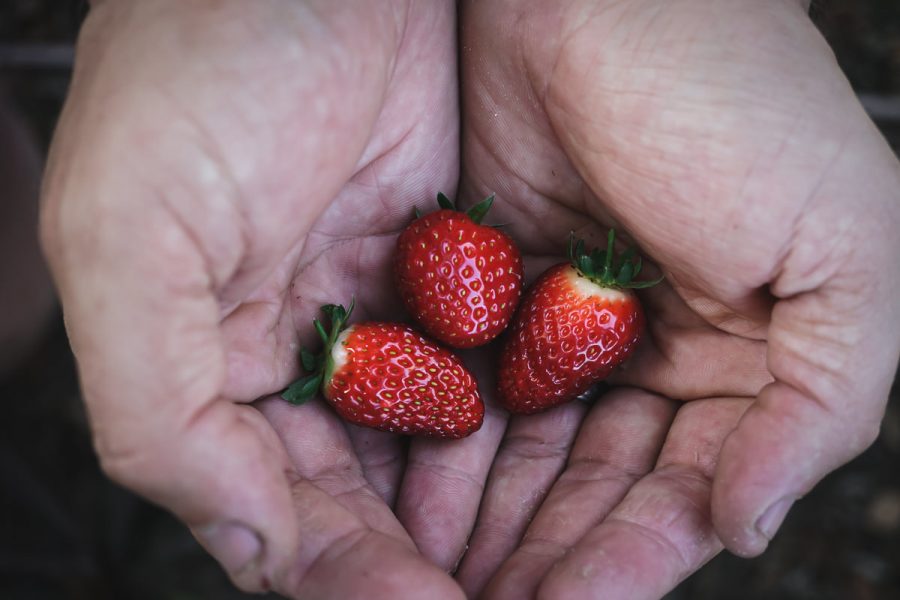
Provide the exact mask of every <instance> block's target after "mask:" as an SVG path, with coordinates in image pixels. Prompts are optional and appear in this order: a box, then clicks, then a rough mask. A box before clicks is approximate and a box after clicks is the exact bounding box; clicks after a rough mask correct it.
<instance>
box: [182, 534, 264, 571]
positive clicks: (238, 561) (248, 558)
mask: <svg viewBox="0 0 900 600" xmlns="http://www.w3.org/2000/svg"><path fill="white" fill-rule="evenodd" d="M195 534H196V536H197V541H199V542H200V544H201V545H202V546H203V547H204V548H206V550H207V551H208V552H209V553H210V554H212V555H213V558H215V559H216V560H217V561H219V563H220V564H221V565H222V566H223V567H224V568H225V570H227V571H228V572H229V573H232V574H234V573H239V572H240V571H242V570H244V569H246V568H247V567H248V566H250V564H251V563H253V562H254V561H255V560H256V559H257V558H259V555H260V553H261V551H262V542H261V541H260V539H259V536H258V535H256V533H254V532H253V531H252V530H250V529H249V528H248V527H246V526H244V525H241V524H240V523H234V522H224V523H216V524H213V525H208V526H206V527H203V528H201V529H198V530H196V531H195Z"/></svg>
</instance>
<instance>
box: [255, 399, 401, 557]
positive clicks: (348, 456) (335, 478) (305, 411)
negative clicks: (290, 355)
mask: <svg viewBox="0 0 900 600" xmlns="http://www.w3.org/2000/svg"><path fill="white" fill-rule="evenodd" d="M257 406H258V407H259V409H260V411H261V412H262V413H263V415H265V417H266V419H267V420H268V421H269V423H271V424H272V427H273V428H274V429H275V431H276V433H277V434H278V437H279V438H280V439H281V441H282V443H283V444H284V447H285V449H286V450H287V455H288V457H289V458H290V460H291V464H292V465H293V467H294V469H295V470H296V472H297V474H298V475H299V476H300V477H302V478H303V479H304V480H307V481H309V483H311V484H313V485H315V486H316V487H318V488H319V489H321V490H322V491H323V492H325V493H326V494H328V495H329V496H331V497H333V498H334V499H335V501H336V502H337V503H338V504H340V505H341V506H343V507H344V508H346V509H347V510H348V511H349V512H351V513H353V514H354V515H357V517H358V518H359V519H360V520H361V521H362V522H364V523H365V524H366V525H367V526H368V527H370V528H372V529H374V530H376V531H379V532H381V533H384V534H385V535H388V536H390V537H393V538H394V539H396V540H397V541H398V542H400V543H402V544H404V545H406V546H408V547H409V548H410V549H413V550H415V545H414V544H413V543H412V540H410V538H409V535H407V533H406V531H405V530H404V529H403V526H402V525H400V523H399V522H398V521H397V518H396V517H395V516H394V513H393V512H391V509H390V508H389V507H388V505H386V504H385V503H384V501H383V500H382V498H381V496H379V495H378V493H377V492H376V491H375V490H374V489H373V488H372V486H371V485H369V482H368V481H367V480H366V478H365V476H364V475H363V470H362V466H361V465H360V463H359V461H358V460H357V457H356V454H355V453H354V451H353V444H352V443H351V441H350V438H349V436H348V435H347V431H346V429H345V428H344V424H343V423H342V422H341V421H340V419H339V418H338V417H337V415H336V414H335V413H334V412H333V411H332V410H331V408H330V407H328V406H327V405H326V404H325V403H324V402H321V401H318V400H315V401H310V402H307V403H306V404H303V405H302V406H292V405H290V404H288V403H287V402H285V401H284V400H282V399H281V398H278V397H271V398H268V399H266V400H263V401H261V402H258V403H257ZM301 535H302V533H301Z"/></svg>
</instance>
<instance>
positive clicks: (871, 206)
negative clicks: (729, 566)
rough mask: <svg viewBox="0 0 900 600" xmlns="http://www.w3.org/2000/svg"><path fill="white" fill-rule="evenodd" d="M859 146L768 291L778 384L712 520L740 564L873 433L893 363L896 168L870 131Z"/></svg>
mask: <svg viewBox="0 0 900 600" xmlns="http://www.w3.org/2000/svg"><path fill="white" fill-rule="evenodd" d="M863 139H864V143H863V144H862V145H860V144H858V143H856V144H850V143H848V147H847V148H845V149H844V151H843V152H842V157H843V158H842V160H840V161H838V163H836V164H835V165H833V167H832V168H831V169H830V172H829V174H828V175H827V176H826V177H827V179H825V180H824V181H822V182H821V183H820V185H819V187H818V190H817V194H816V195H815V197H814V198H813V199H812V200H811V201H810V202H809V204H808V207H807V210H806V211H805V213H804V216H803V217H802V218H801V219H800V221H799V222H798V223H797V224H796V227H795V235H794V238H793V241H792V243H791V245H790V247H789V249H788V251H787V253H786V258H785V259H784V261H783V263H782V268H781V270H780V272H779V273H778V275H777V276H776V277H775V279H774V280H773V283H772V286H771V289H772V293H773V294H774V295H775V296H776V298H778V299H779V300H778V301H777V302H776V304H775V307H774V310H773V313H772V319H771V324H770V328H769V336H768V356H767V361H768V367H769V370H770V372H771V373H772V375H773V376H774V377H775V381H774V382H773V383H772V384H770V385H768V386H767V387H765V388H764V389H763V390H762V392H761V393H760V394H759V396H758V398H757V400H756V402H755V403H754V404H753V405H752V406H751V407H750V409H748V410H747V412H746V413H745V414H744V416H743V418H742V419H741V421H740V423H739V424H738V426H737V428H736V429H735V431H733V432H732V433H731V435H730V436H729V437H728V439H727V440H726V442H725V444H724V446H723V448H722V453H721V457H720V460H719V464H718V467H717V471H716V476H715V479H714V484H713V491H712V516H713V522H714V524H715V527H716V531H717V532H718V533H719V536H720V538H721V539H722V542H723V543H724V544H725V546H726V547H727V548H728V549H729V550H731V551H733V552H735V553H737V554H740V555H746V556H752V555H756V554H759V553H760V552H762V551H763V550H764V549H765V547H766V545H767V544H768V542H769V540H770V539H771V538H772V536H773V535H774V534H775V532H776V531H777V529H778V528H779V526H780V525H781V523H782V520H783V519H784V517H785V514H786V513H787V511H788V509H789V508H790V506H791V505H792V504H793V502H794V501H795V500H796V499H797V498H799V497H801V496H802V495H804V494H805V493H807V492H808V491H809V490H810V489H811V488H812V487H813V486H814V485H815V484H816V483H817V482H818V481H819V480H820V479H822V477H824V476H825V475H826V474H828V473H829V472H830V471H832V470H833V469H835V468H837V467H838V466H840V465H842V464H844V463H845V462H847V461H848V460H850V459H852V458H853V457H855V456H856V455H858V454H859V453H861V452H862V451H863V450H864V449H865V448H867V447H868V446H869V445H870V444H871V443H872V442H873V441H874V440H875V438H876V437H877V435H878V432H879V425H880V422H881V420H882V417H883V414H884V408H885V404H886V401H887V396H888V392H889V389H890V386H891V381H892V379H893V376H894V372H895V369H896V367H897V360H898V355H900V305H898V303H897V297H898V294H900V269H898V268H897V264H896V259H897V257H898V256H900V243H898V238H897V236H896V233H895V232H896V228H897V226H898V225H900V205H898V203H897V202H896V196H895V193H896V192H895V190H897V189H900V170H898V165H897V162H896V159H895V158H894V157H893V155H892V154H891V153H890V150H889V149H888V148H887V147H886V145H885V144H884V142H883V140H881V139H880V138H879V136H877V134H874V135H873V136H870V137H868V138H863ZM862 173H864V174H865V178H864V179H863V180H860V174H862ZM851 198H852V199H853V205H852V206H850V205H849V202H850V199H851Z"/></svg>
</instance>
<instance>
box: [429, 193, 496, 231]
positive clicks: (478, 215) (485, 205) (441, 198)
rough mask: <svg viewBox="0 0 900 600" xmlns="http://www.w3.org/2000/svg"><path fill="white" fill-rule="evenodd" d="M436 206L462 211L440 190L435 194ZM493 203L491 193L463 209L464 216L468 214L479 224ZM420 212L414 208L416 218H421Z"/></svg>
mask: <svg viewBox="0 0 900 600" xmlns="http://www.w3.org/2000/svg"><path fill="white" fill-rule="evenodd" d="M437 202H438V206H440V207H441V209H443V210H453V211H456V212H463V211H461V210H459V209H458V208H456V204H454V203H453V200H451V199H450V198H448V197H447V196H445V195H444V194H443V193H442V192H438V195H437ZM492 204H494V194H491V195H490V196H488V197H487V198H485V199H484V200H482V201H481V202H479V203H478V204H476V205H475V206H473V207H472V208H470V209H469V210H467V211H465V213H466V216H468V217H469V218H470V219H472V221H474V222H475V223H477V224H479V225H480V224H481V221H483V220H484V217H485V215H487V214H488V211H489V210H491V205H492ZM421 217H422V213H421V212H420V211H419V209H418V208H416V218H417V219H418V218H421Z"/></svg>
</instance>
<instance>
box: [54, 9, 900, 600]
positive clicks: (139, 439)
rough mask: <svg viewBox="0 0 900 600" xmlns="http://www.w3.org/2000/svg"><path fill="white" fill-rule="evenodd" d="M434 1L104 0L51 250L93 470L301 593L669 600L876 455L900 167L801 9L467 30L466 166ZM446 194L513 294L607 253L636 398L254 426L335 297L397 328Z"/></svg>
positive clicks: (80, 84)
mask: <svg viewBox="0 0 900 600" xmlns="http://www.w3.org/2000/svg"><path fill="white" fill-rule="evenodd" d="M455 8H456V7H455V6H454V4H453V3H450V2H412V1H410V2H408V3H406V2H400V1H399V0H398V1H396V2H383V3H363V2H359V3H355V4H352V6H351V5H350V4H345V3H330V2H324V1H323V2H290V1H288V0H280V1H279V0H268V1H265V2H255V3H252V4H248V3H243V2H239V1H238V0H219V1H213V0H190V1H187V2H176V1H175V0H166V1H161V2H154V3H143V2H138V1H136V0H115V1H113V0H110V1H108V2H96V3H94V8H93V10H92V13H91V15H90V16H89V18H88V22H87V23H86V25H85V29H84V31H83V33H82V36H81V39H80V41H79V47H78V60H77V65H76V73H75V79H74V82H73V85H72V89H71V93H70V96H69V99H68V101H67V104H66V108H65V111H64V114H63V116H62V119H61V121H60V125H59V129H58V132H57V135H56V137H55V140H54V144H53V150H52V155H51V157H50V164H49V166H48V171H47V175H46V178H45V186H44V201H43V209H42V236H43V243H44V248H45V251H46V253H47V255H48V258H49V259H50V263H51V268H52V270H53V273H54V277H55V279H56V282H57V285H58V288H59V292H60V295H61V298H62V302H63V306H64V310H65V314H66V323H67V327H68V330H69V333H70V337H71V341H72V346H73V349H74V351H75V353H76V356H77V358H78V364H79V371H80V375H81V378H82V385H83V388H84V394H85V398H86V402H87V405H88V410H89V414H90V417H91V422H92V427H93V430H94V435H95V441H96V446H97V450H98V453H99V455H100V458H101V461H102V464H103V466H104V468H105V469H106V470H107V472H108V473H109V474H110V475H111V476H112V477H113V478H114V479H116V480H118V481H119V482H121V483H123V484H125V485H127V486H129V487H131V488H133V489H135V490H136V491H138V492H140V493H142V494H144V495H145V496H147V497H149V498H150V499H152V500H154V501H156V502H158V503H160V504H163V505H164V506H166V507H168V508H169V509H171V510H173V511H174V512H175V513H176V514H177V515H178V516H179V517H180V518H182V519H183V520H184V521H185V522H186V523H187V524H188V525H189V526H191V527H192V528H193V530H194V531H195V532H196V533H197V534H198V538H199V539H200V541H201V542H202V543H204V544H205V545H206V546H207V547H208V548H209V549H210V550H211V551H212V552H213V554H214V555H216V556H217V558H219V559H220V560H221V561H222V562H223V564H224V566H226V568H228V570H229V572H230V575H231V576H232V578H233V580H234V581H235V582H236V583H237V584H238V585H240V586H241V587H243V588H245V589H248V590H259V589H263V588H266V587H271V588H273V589H275V590H277V591H279V592H281V593H283V594H285V595H287V596H290V597H298V598H299V597H341V598H343V597H356V596H360V595H363V594H365V595H366V597H370V598H372V597H385V598H402V597H422V596H424V595H428V596H429V597H442V598H443V597H447V598H451V597H462V595H463V592H465V593H466V594H467V595H469V596H475V595H478V594H479V592H483V595H485V596H486V597H496V598H505V597H509V598H523V597H531V596H537V597H544V598H559V597H566V598H582V597H583V598H590V597H594V595H595V594H596V590H597V589H603V590H604V597H608V598H618V597H621V598H653V597H659V596H661V595H662V594H664V593H665V592H666V591H667V590H669V589H671V587H673V586H674V585H675V584H676V583H677V582H678V581H680V580H681V579H683V578H684V577H686V576H687V575H689V574H690V573H691V572H693V571H695V570H696V569H698V568H699V567H700V566H702V564H704V563H705V562H706V561H707V560H709V559H710V558H711V557H712V556H714V555H715V554H716V553H717V552H718V551H720V550H721V548H722V547H723V546H725V547H727V548H729V549H730V550H732V551H734V552H737V553H739V554H742V555H753V554H756V553H758V552H760V551H762V549H763V548H764V547H765V544H766V537H769V536H770V535H771V533H770V532H769V533H768V534H767V535H766V536H764V535H761V534H760V532H759V531H758V530H757V527H756V524H757V522H758V520H759V517H760V515H761V514H762V513H763V512H764V511H765V509H766V508H767V507H768V506H769V505H770V504H772V503H773V502H775V501H776V500H778V499H780V498H793V497H796V496H799V495H802V494H803V493H805V492H806V491H808V489H809V488H810V487H811V486H812V485H814V483H815V482H816V481H818V479H820V478H821V477H822V476H823V475H824V474H826V473H827V472H828V471H830V470H831V469H833V468H835V467H836V466H838V465H839V464H841V463H843V462H845V461H846V460H848V459H850V458H851V457H853V456H855V455H856V454H857V453H858V452H860V451H861V450H862V449H864V448H865V447H866V446H867V445H868V444H869V443H870V442H871V441H872V439H873V438H874V435H875V434H876V433H877V425H878V423H879V422H880V419H881V414H882V411H883V407H884V402H885V399H886V396H887V387H888V385H889V384H890V381H891V376H892V374H893V371H894V368H895V367H896V363H897V356H898V353H900V348H898V339H900V331H898V328H900V315H898V314H897V310H898V309H897V307H896V302H893V301H892V300H893V298H895V297H896V295H897V293H898V292H900V273H898V271H897V268H896V265H895V264H894V258H895V257H896V256H897V255H898V253H900V247H898V241H897V240H896V238H895V237H893V236H891V235H890V234H889V232H891V231H893V230H894V229H896V227H897V225H898V224H900V214H898V203H897V202H896V197H895V191H894V190H896V189H900V187H898V183H900V181H898V180H900V171H898V168H897V163H896V160H895V159H894V157H893V155H892V154H891V153H890V150H889V149H888V148H887V146H886V145H885V143H884V141H883V140H882V139H881V138H880V136H879V135H878V133H877V132H876V130H875V129H874V127H873V125H872V124H871V123H870V122H869V121H868V119H867V118H866V116H865V115H864V113H863V112H862V109H861V108H860V107H859V105H858V103H857V102H856V100H855V98H854V97H853V95H852V92H851V91H850V89H849V86H848V85H847V83H846V81H845V80H844V78H843V76H842V75H841V74H840V72H839V70H838V69H837V66H836V65H835V64H834V60H833V57H832V56H831V55H830V53H829V50H828V48H827V46H826V45H825V44H824V42H823V41H822V40H821V39H820V37H819V36H818V34H817V33H816V31H815V30H814V28H813V27H812V25H811V24H810V22H809V20H808V18H807V17H806V16H805V7H804V6H801V5H800V4H798V3H792V2H789V1H788V0H764V1H758V0H717V1H715V2H709V1H708V0H672V1H667V2H661V1H658V0H657V1H649V0H634V1H632V2H614V1H612V0H609V1H606V2H599V3H597V2H580V1H570V2H553V3H550V2H538V1H537V0H530V1H522V0H516V1H513V0H503V1H497V2H463V3H462V4H461V5H460V36H461V37H460V48H459V54H460V57H461V65H460V66H461V85H462V86H463V87H462V101H463V105H462V112H463V116H464V118H463V121H462V138H461V139H460V138H459V109H458V107H457V93H458V92H457V87H456V73H457V71H456V63H455V58H454V57H455V56H456V52H457V49H456V45H455V40H454V36H455V34H456V32H455V21H454V19H455V16H454V14H455ZM760 90H763V91H764V93H760ZM261 107H262V108H261ZM422 115H427V118H422ZM460 144H461V146H460ZM460 147H461V149H462V172H461V173H460V172H459V162H458V161H459V149H460ZM458 177H460V182H461V186H460V189H461V194H460V196H461V198H463V199H469V200H471V199H475V198H481V197H484V196H485V195H487V193H489V192H495V193H496V194H497V202H496V204H495V207H494V209H493V210H492V216H491V219H492V221H493V222H501V223H509V224H510V225H509V227H508V229H507V231H508V232H509V233H510V234H511V235H512V237H513V238H514V239H516V240H517V241H518V242H520V244H521V246H522V249H523V251H524V253H525V254H526V255H527V258H528V264H527V265H526V270H527V272H528V273H529V275H531V276H533V275H535V274H537V272H539V270H540V266H546V265H547V264H548V261H549V260H556V257H557V256H558V255H559V254H560V251H561V250H562V248H563V247H564V243H565V240H566V237H567V235H568V232H569V231H570V230H575V231H576V232H577V233H579V234H580V235H582V236H587V237H588V238H589V240H593V241H594V243H602V240H603V239H604V236H605V228H606V227H607V226H609V225H611V224H615V225H617V226H618V227H619V229H620V232H621V233H622V234H623V235H624V236H625V237H630V238H631V239H633V240H634V241H636V242H637V243H638V244H639V245H640V246H641V249H642V251H643V252H644V254H645V255H646V256H648V258H650V259H652V261H653V262H655V263H656V264H657V265H658V266H659V267H660V268H661V269H662V271H663V272H664V273H665V274H666V276H667V281H666V283H664V284H662V285H660V286H658V287H657V288H654V289H653V290H648V291H647V292H646V293H642V300H643V301H644V305H645V309H646V312H647V314H648V331H647V336H646V339H645V342H644V344H642V346H641V347H640V348H639V350H638V353H637V355H636V356H635V357H634V359H633V360H632V361H631V362H630V363H629V364H628V365H627V366H626V368H624V369H623V370H622V371H621V372H620V373H619V374H618V375H617V376H616V383H620V384H623V385H624V386H626V387H623V388H620V389H619V390H617V391H615V392H612V393H609V394H607V395H606V396H604V397H603V398H601V399H600V400H599V401H598V402H597V403H596V404H595V405H594V406H593V407H588V406H586V405H585V404H583V403H572V404H570V405H566V406H563V407H560V408H559V409H556V410H554V411H550V412H548V413H545V414H542V415H539V416H536V417H529V418H527V419H526V418H514V419H511V420H509V422H508V423H507V417H506V415H505V414H504V413H502V412H501V411H499V410H498V409H496V408H493V407H491V406H488V411H487V414H486V416H485V424H484V426H483V428H482V429H481V430H480V431H479V432H477V433H476V434H474V435H473V436H471V437H470V438H467V439H465V440H462V441H459V442H437V441H433V440H432V441H429V440H413V441H411V442H409V443H408V449H407V447H406V443H405V442H403V441H401V440H400V439H399V438H396V437H393V436H390V435H386V434H381V433H378V432H371V431H367V430H362V429H359V428H355V427H352V426H345V425H344V424H342V423H341V422H340V421H339V420H338V419H337V418H336V417H335V416H334V414H333V413H332V412H331V411H330V410H329V409H328V408H327V407H325V406H324V405H323V404H321V403H318V402H313V403H310V404H308V405H305V406H303V407H299V408H294V407H290V406H287V405H286V404H284V403H283V402H280V401H278V400H276V399H270V400H265V401H262V402H258V403H257V404H256V406H255V407H254V406H247V405H246V404H244V403H246V402H249V401H252V400H254V399H256V398H258V397H260V396H264V395H266V394H270V393H272V392H274V391H276V390H278V389H280V388H282V387H283V386H284V385H285V384H287V383H288V382H289V381H290V380H291V379H292V378H293V377H294V376H296V375H297V364H296V363H297V359H296V354H297V349H298V345H299V344H300V343H310V342H311V341H312V339H313V337H312V328H311V327H310V321H311V319H312V318H313V316H315V315H316V313H317V310H318V306H319V305H321V304H324V303H327V302H343V303H346V302H348V301H349V298H350V297H351V296H354V295H355V296H356V299H357V304H358V308H357V311H358V312H357V313H356V318H357V319H359V320H364V319H366V318H370V317H377V318H379V319H389V318H396V317H399V316H400V315H399V314H398V313H397V312H396V307H397V306H398V304H399V301H398V299H397V298H396V297H395V296H394V292H393V291H392V289H391V285H390V274H389V270H388V269H389V256H390V253H391V251H392V248H393V243H394V239H395V235H396V233H397V232H398V231H399V230H400V228H401V227H402V226H403V225H404V224H405V223H406V222H408V219H409V217H410V215H411V213H412V206H413V205H414V204H415V203H419V204H420V205H422V204H423V203H424V205H426V206H425V207H427V206H431V204H430V203H431V202H433V197H434V194H435V193H436V192H437V191H438V190H441V191H444V192H445V193H447V194H448V195H450V196H451V197H452V196H453V192H454V191H455V189H454V188H455V184H456V182H457V178H458ZM848 207H852V211H851V210H848ZM651 270H652V269H651ZM148 282H150V285H148ZM850 349H852V351H851V350H850ZM469 362H470V366H471V367H472V368H473V370H474V371H475V372H476V375H477V376H478V377H479V380H480V381H481V382H482V391H483V392H485V394H484V395H485V396H486V399H488V400H489V398H487V397H488V396H489V391H490V389H491V385H492V383H491V381H490V380H491V374H490V361H489V359H488V358H487V357H486V355H485V353H484V352H482V353H481V354H477V353H473V354H472V355H471V356H469ZM761 458H762V460H761ZM526 484H527V485H526ZM392 509H393V510H392ZM775 521H776V522H775V523H774V527H777V524H778V523H777V519H775ZM235 523H239V524H242V525H243V526H245V527H246V528H247V529H245V530H243V531H245V532H246V531H247V530H249V532H250V533H249V534H247V535H244V534H235V535H230V536H225V537H224V538H223V536H222V535H221V532H222V531H223V530H227V528H226V527H224V526H223V524H235ZM217 525H218V527H216V526H217ZM231 531H233V528H232V529H231ZM216 532H218V533H216ZM248 540H249V541H248ZM255 541H258V542H260V543H261V548H262V551H261V554H260V555H259V556H258V557H257V558H254V553H253V552H251V551H248V549H250V550H252V549H253V548H254V542H255ZM467 547H468V551H466V548H467ZM416 550H418V552H416ZM464 552H465V554H464ZM460 560H461V562H460ZM429 561H430V562H431V563H434V564H429ZM457 564H458V565H459V568H458V570H457V571H456V583H454V581H453V580H451V579H450V577H449V576H447V575H446V573H445V572H442V571H447V570H451V569H453V568H454V566H456V565H457ZM435 565H436V566H435ZM460 587H461V588H462V590H463V591H460ZM379 594H381V595H380V596H379Z"/></svg>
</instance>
